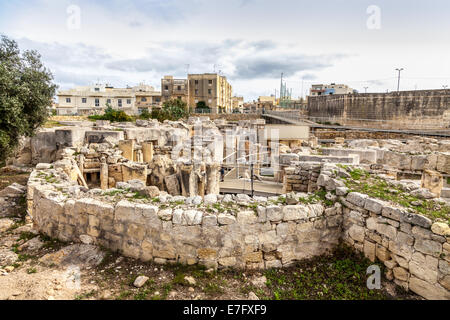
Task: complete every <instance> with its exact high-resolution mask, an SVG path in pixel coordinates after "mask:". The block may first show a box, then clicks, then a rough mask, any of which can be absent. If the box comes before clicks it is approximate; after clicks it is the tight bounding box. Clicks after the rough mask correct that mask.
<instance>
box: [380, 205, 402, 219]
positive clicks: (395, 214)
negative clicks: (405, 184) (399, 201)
mask: <svg viewBox="0 0 450 320" xmlns="http://www.w3.org/2000/svg"><path fill="white" fill-rule="evenodd" d="M381 214H382V216H383V217H387V218H389V219H393V220H396V221H401V220H402V216H403V214H402V210H401V209H398V208H394V207H384V208H383V211H382V213H381Z"/></svg>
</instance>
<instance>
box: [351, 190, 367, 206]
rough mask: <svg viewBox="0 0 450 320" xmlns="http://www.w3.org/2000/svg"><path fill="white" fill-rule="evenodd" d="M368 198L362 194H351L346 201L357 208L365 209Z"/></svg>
mask: <svg viewBox="0 0 450 320" xmlns="http://www.w3.org/2000/svg"><path fill="white" fill-rule="evenodd" d="M368 197H369V196H368V195H366V194H362V193H359V192H350V193H349V194H348V195H347V198H346V200H347V201H348V202H350V203H351V204H354V205H355V206H358V207H361V208H364V204H365V202H366V199H367V198H368Z"/></svg>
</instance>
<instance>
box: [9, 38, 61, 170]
mask: <svg viewBox="0 0 450 320" xmlns="http://www.w3.org/2000/svg"><path fill="white" fill-rule="evenodd" d="M56 89H57V86H56V85H55V84H54V83H53V75H52V74H51V72H50V70H48V69H47V68H45V67H44V65H43V64H42V62H41V56H40V55H39V53H38V52H36V51H24V52H22V53H21V52H20V50H19V47H18V45H17V43H16V42H15V41H14V40H11V39H9V38H7V37H5V36H1V38H0V164H3V163H4V162H5V160H6V158H7V157H9V156H11V154H12V152H13V151H14V149H15V148H16V147H17V145H18V142H19V139H20V138H21V137H23V136H27V137H30V136H32V135H33V134H34V133H35V131H36V129H37V128H39V127H40V126H41V125H43V124H44V123H45V121H46V120H47V118H48V116H49V113H50V106H51V104H52V98H53V97H54V96H55V93H56Z"/></svg>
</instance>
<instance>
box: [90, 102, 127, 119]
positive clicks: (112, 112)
mask: <svg viewBox="0 0 450 320" xmlns="http://www.w3.org/2000/svg"><path fill="white" fill-rule="evenodd" d="M89 119H91V120H109V121H111V122H132V121H133V118H132V117H130V116H129V115H127V114H126V113H125V111H123V110H116V109H113V108H112V107H111V105H110V104H108V103H107V104H106V109H105V112H104V114H102V115H95V116H89Z"/></svg>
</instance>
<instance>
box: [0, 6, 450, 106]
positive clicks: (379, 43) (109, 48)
mask: <svg viewBox="0 0 450 320" xmlns="http://www.w3.org/2000/svg"><path fill="white" fill-rule="evenodd" d="M449 31H450V2H449V1H448V0H433V1H425V0H422V1H419V0H379V1H378V0H370V1H366V0H322V1H312V0H309V1H303V0H227V1H223V0H134V1H132V0H130V1H125V0H98V1H93V0H90V1H88V0H71V1H65V0H14V1H11V0H0V34H3V35H6V36H8V37H10V38H13V39H15V40H17V41H18V43H19V45H20V47H21V48H23V49H36V50H38V51H39V52H40V53H41V55H42V58H43V60H44V62H45V64H46V65H47V66H48V67H49V68H50V69H51V70H52V72H53V74H54V76H55V81H56V83H57V84H58V85H59V86H60V88H61V89H66V88H70V87H72V86H75V85H86V84H90V83H93V82H97V81H100V82H108V83H111V84H112V85H114V86H117V87H120V86H122V87H123V86H126V85H135V84H137V83H139V82H145V83H147V84H151V85H153V86H154V87H155V88H157V89H160V85H161V84H160V79H161V77H163V76H164V75H174V76H176V77H185V76H186V72H187V70H188V65H189V72H190V73H203V72H213V71H216V72H218V71H219V70H220V71H221V72H222V73H223V74H224V75H225V76H227V77H228V79H229V81H230V82H231V84H232V85H233V92H234V93H235V94H238V95H244V97H245V99H246V100H251V99H256V98H257V97H258V96H259V95H270V94H274V93H275V90H278V93H279V88H280V74H281V73H282V72H283V73H284V76H285V80H286V81H287V86H288V87H289V88H292V93H293V96H295V97H298V96H300V95H301V94H302V88H303V94H305V93H306V92H307V90H308V89H309V87H310V86H311V84H312V83H329V82H337V83H346V84H348V85H350V86H351V87H353V88H355V89H357V90H359V91H360V92H364V91H365V89H364V87H368V89H367V91H368V92H386V90H389V91H392V90H396V87H397V78H396V77H397V72H396V71H395V68H398V67H401V68H404V69H405V70H404V71H402V80H401V90H414V89H431V88H442V86H443V85H449V86H450V32H449Z"/></svg>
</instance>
